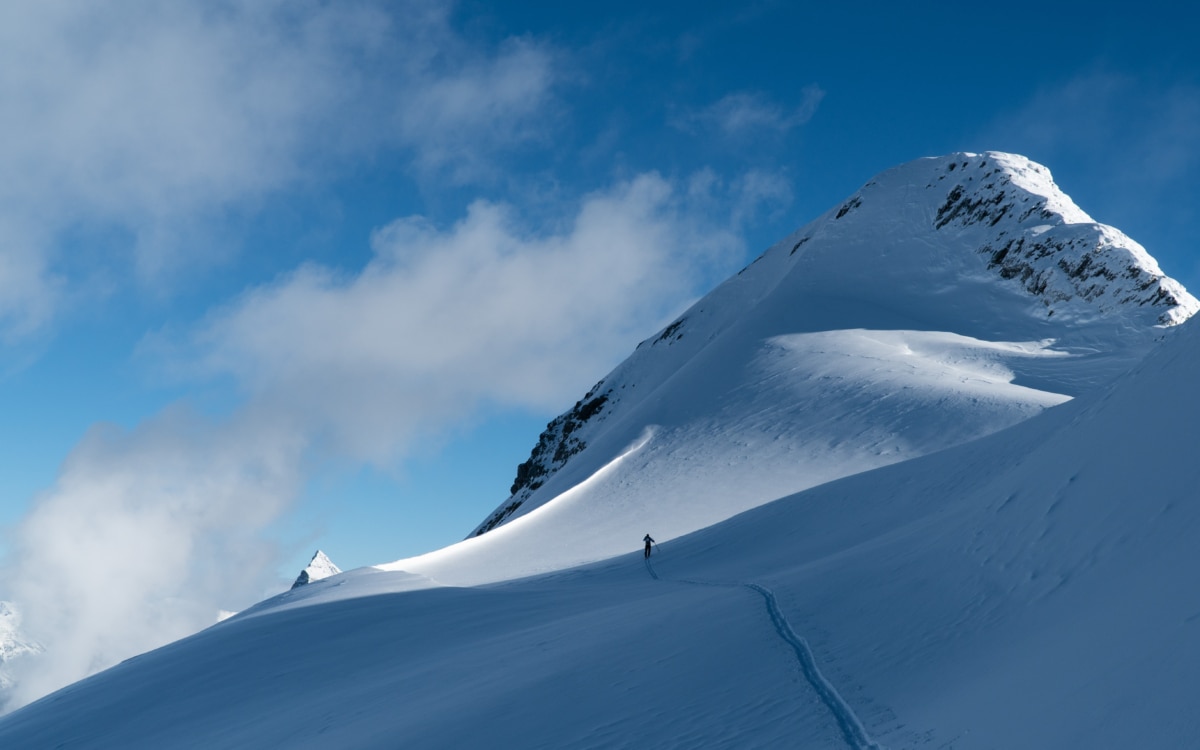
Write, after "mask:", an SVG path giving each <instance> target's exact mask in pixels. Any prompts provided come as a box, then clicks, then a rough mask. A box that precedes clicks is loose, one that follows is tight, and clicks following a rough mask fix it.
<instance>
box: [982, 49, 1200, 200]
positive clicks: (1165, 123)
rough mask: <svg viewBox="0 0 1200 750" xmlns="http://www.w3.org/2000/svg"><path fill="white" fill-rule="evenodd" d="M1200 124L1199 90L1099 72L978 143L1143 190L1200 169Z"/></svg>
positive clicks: (1055, 92)
mask: <svg viewBox="0 0 1200 750" xmlns="http://www.w3.org/2000/svg"><path fill="white" fill-rule="evenodd" d="M1198 121H1200V87H1196V86H1193V85H1188V84H1172V85H1164V84H1160V83H1156V82H1154V81H1146V80H1143V79H1141V78H1139V77H1136V76H1133V75H1129V74H1121V73H1109V72H1103V71H1100V72H1093V73H1089V74H1087V75H1082V76H1079V77H1077V78H1074V79H1072V80H1069V81H1067V82H1065V83H1063V84H1060V85H1058V86H1054V87H1048V88H1045V89H1043V90H1041V91H1039V92H1038V93H1037V94H1036V95H1034V96H1033V97H1032V98H1031V99H1030V100H1029V101H1028V102H1027V103H1026V104H1025V105H1024V106H1022V107H1020V108H1019V109H1018V110H1016V111H1015V112H1012V113H1011V114H1008V115H1006V116H1004V117H1001V118H999V119H997V121H996V122H994V123H992V125H991V126H990V127H989V128H988V129H987V130H986V131H985V132H984V133H983V134H982V135H981V138H980V140H986V141H989V142H991V143H993V144H994V146H995V147H998V148H1012V149H1013V150H1022V151H1023V152H1025V153H1028V154H1030V155H1031V156H1035V157H1037V158H1040V159H1043V160H1045V161H1047V162H1051V163H1053V162H1054V161H1055V160H1057V159H1062V160H1063V161H1068V160H1069V161H1071V162H1074V163H1080V164H1091V165H1094V167H1095V174H1094V175H1092V176H1093V177H1096V178H1100V177H1101V176H1103V175H1107V178H1105V179H1108V180H1119V181H1120V182H1122V183H1126V184H1128V183H1129V182H1130V181H1131V180H1132V181H1133V183H1134V184H1138V185H1140V186H1141V188H1142V189H1145V188H1154V187H1161V186H1164V185H1167V184H1169V183H1170V182H1172V181H1174V180H1176V179H1178V178H1180V177H1185V176H1189V175H1191V174H1193V173H1194V172H1195V170H1196V168H1197V166H1200V129H1198V128H1197V127H1196V123H1197V122H1198ZM1127 192H1128V191H1127ZM1126 197H1128V195H1127V196H1126Z"/></svg>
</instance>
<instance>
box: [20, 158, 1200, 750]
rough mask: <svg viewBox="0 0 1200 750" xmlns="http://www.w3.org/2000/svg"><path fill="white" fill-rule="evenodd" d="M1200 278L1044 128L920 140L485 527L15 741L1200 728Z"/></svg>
mask: <svg viewBox="0 0 1200 750" xmlns="http://www.w3.org/2000/svg"><path fill="white" fill-rule="evenodd" d="M951 165H953V166H951ZM968 178H970V179H968ZM998 195H999V196H1000V197H999V198H996V196H998ZM997 217H999V218H997ZM939 224H940V226H939ZM1081 237H1082V238H1085V239H1086V240H1087V243H1091V244H1087V243H1083V241H1082V240H1080V239H1079V238H1081ZM1021 239H1024V241H1025V242H1024V244H1018V242H1017V241H1018V240H1021ZM1010 241H1011V244H1010V245H1009V246H1008V247H1009V249H1008V251H1006V252H1005V253H1004V254H1003V255H1002V257H999V258H998V259H997V254H998V253H1000V250H1001V249H1002V248H1004V247H1005V245H1004V243H1005V242H1010ZM1072 243H1075V244H1072ZM1033 245H1038V246H1039V247H1041V248H1042V249H1041V250H1038V251H1036V252H1030V253H1027V252H1026V251H1028V250H1029V249H1030V247H1031V246H1033ZM984 248H986V250H984ZM1039 253H1044V254H1039ZM1142 256H1144V257H1142ZM1087 258H1091V260H1087V261H1086V262H1085V260H1084V259H1087ZM1025 268H1031V269H1032V270H1030V271H1029V274H1028V275H1026V274H1025V272H1024V270H1023V269H1025ZM1081 268H1082V271H1081V270H1080V269H1081ZM864 269H870V271H872V273H866V272H864ZM1013 269H1016V270H1013ZM1010 271H1011V273H1010ZM1156 274H1157V276H1156ZM1110 276H1111V277H1113V278H1110ZM1196 308H1197V303H1196V301H1195V299H1194V298H1192V297H1191V296H1190V295H1188V294H1187V293H1186V291H1183V290H1182V288H1179V287H1178V285H1177V284H1175V283H1174V282H1172V281H1171V280H1170V279H1166V278H1165V277H1162V276H1161V272H1160V271H1158V269H1157V266H1156V265H1154V263H1153V260H1152V259H1150V258H1149V256H1148V255H1146V254H1145V251H1144V250H1142V249H1141V248H1140V246H1137V245H1136V243H1133V242H1132V240H1128V238H1124V236H1123V235H1120V233H1119V232H1117V231H1116V230H1113V229H1111V228H1108V227H1103V226H1102V225H1098V224H1095V223H1094V222H1092V221H1091V219H1090V218H1088V217H1087V216H1086V214H1084V213H1083V212H1082V211H1081V210H1079V209H1078V208H1077V207H1075V206H1074V204H1073V203H1071V202H1070V199H1069V198H1067V197H1066V196H1065V195H1063V194H1061V193H1060V192H1059V191H1057V188H1054V187H1053V183H1052V181H1051V180H1050V178H1049V173H1048V172H1046V171H1045V169H1044V168H1042V167H1040V166H1038V165H1033V164H1031V163H1030V162H1028V161H1027V160H1024V159H1022V158H1021V157H1014V156H1010V155H1004V154H984V155H968V154H956V155H951V156H948V157H942V158H940V159H931V160H921V161H919V162H916V163H914V164H911V165H905V166H902V167H899V168H897V169H895V170H890V171H889V172H886V173H884V174H883V175H880V176H879V177H877V178H876V179H875V180H873V181H872V182H870V183H868V185H867V186H866V187H864V189H863V190H862V191H860V193H858V194H856V195H855V196H852V197H851V198H850V199H849V200H847V201H846V202H845V203H844V204H842V205H841V206H839V207H837V208H835V209H834V210H832V211H830V212H829V214H827V215H826V216H824V217H822V218H820V219H818V220H817V221H816V222H814V223H813V224H810V225H809V226H808V227H806V228H804V229H802V230H800V232H798V233H796V234H795V235H793V237H791V238H788V239H787V240H785V241H784V242H783V243H780V244H779V245H777V246H775V247H774V248H772V249H771V250H769V251H768V252H767V253H766V254H764V256H763V257H762V258H761V259H760V260H759V261H758V262H756V263H755V264H753V265H751V266H750V267H749V268H747V269H746V270H745V271H744V272H743V273H742V274H740V275H739V276H737V277H735V278H734V279H731V280H730V281H729V282H727V283H726V284H725V285H722V286H721V287H719V288H718V289H717V290H715V291H714V292H713V293H712V294H711V295H709V297H706V298H705V299H703V300H701V301H699V302H698V303H697V304H696V306H695V307H694V308H693V309H692V310H690V311H689V312H688V313H686V314H685V315H684V316H683V317H682V318H681V319H680V321H678V323H677V324H673V325H672V326H669V327H668V328H666V329H664V330H663V331H662V332H660V333H659V334H658V335H657V336H655V337H652V338H651V339H648V340H647V341H646V342H644V343H643V344H642V345H641V346H640V347H639V348H638V349H637V351H635V352H634V354H633V356H631V357H630V359H629V360H627V361H626V362H625V363H623V364H622V365H620V366H619V367H618V368H617V369H616V370H614V372H613V373H610V374H609V375H608V376H606V377H605V378H604V380H602V381H601V382H600V383H599V384H598V385H597V387H596V388H595V389H593V391H592V392H591V393H589V394H588V395H587V396H585V397H584V398H583V399H581V400H580V403H579V404H577V406H576V407H575V408H574V409H572V410H570V411H568V412H567V413H565V414H564V415H563V417H560V418H559V419H558V420H556V421H555V422H553V423H551V425H550V426H549V427H548V430H547V433H546V434H545V435H543V438H542V441H541V442H540V443H539V447H538V448H536V449H535V451H534V454H533V455H532V456H531V463H530V464H529V465H528V466H527V467H526V469H525V470H524V474H523V476H524V480H525V484H524V486H519V485H520V484H521V479H522V477H521V476H519V477H518V483H517V485H518V486H516V487H515V488H514V491H513V496H512V497H511V498H509V499H508V500H507V501H505V502H504V503H502V504H501V505H500V507H499V508H498V509H497V513H496V514H493V516H492V517H490V518H489V519H487V520H485V522H484V523H483V524H481V528H480V530H483V529H484V528H489V529H490V530H488V531H486V533H482V534H481V535H478V536H472V537H470V538H468V539H466V540H464V541H463V542H460V543H459V544H456V545H452V546H450V547H447V548H445V549H443V550H438V551H436V552H432V553H430V554H428V555H423V556H420V557H416V558H410V559H406V560H400V561H396V562H394V563H389V564H385V565H381V566H378V567H376V568H364V569H359V570H354V571H349V572H346V573H341V574H338V575H333V576H330V577H327V578H322V579H320V580H314V581H313V582H311V583H308V584H305V585H302V586H299V587H296V588H294V589H292V590H291V591H288V592H285V593H283V594H280V595H279V596H277V597H275V598H273V599H270V600H268V601H265V602H263V603H261V604H259V605H257V606H255V607H253V608H251V609H249V610H247V611H245V612H242V613H240V614H238V615H237V616H234V617H232V618H230V619H228V620H225V621H223V622H221V623H219V624H217V625H215V626H213V627H211V628H209V629H208V630H205V631H203V632H200V633H197V634H196V635H194V636H191V637H189V638H186V639H183V640H181V641H178V642H176V643H173V644H170V645H168V646H165V647H163V648H161V649H158V650H156V651H152V652H149V653H146V654H143V655H141V656H137V657H135V658H133V659H130V660H128V661H126V662H123V663H121V664H119V665H117V666H115V667H112V668H111V669H108V670H106V671H103V672H100V673H98V674H96V675H94V676H92V677H90V678H88V679H86V680H83V681H81V682H79V683H76V684H74V685H71V686H68V687H67V688H64V689H63V690H60V691H58V692H56V693H54V694H52V695H49V696H47V697H45V698H43V699H41V700H39V701H37V702H35V703H33V704H31V705H29V706H27V707H25V708H23V709H21V710H18V711H16V712H14V713H12V714H10V715H8V716H6V717H4V718H2V719H0V747H5V748H8V747H20V748H25V747H28V748H41V747H72V748H164V747H170V748H190V747H196V748H211V747H222V748H263V747H289V748H291V747H295V748H306V747H312V748H318V747H319V748H329V747H338V748H390V747H412V748H452V747H453V748H461V747H497V748H568V749H570V748H624V747H635V746H637V747H664V748H697V747H704V748H776V747H803V748H931V749H932V748H957V749H959V750H970V749H973V748H1075V747H1087V748H1130V747H1194V746H1200V715H1198V714H1197V713H1196V712H1195V711H1194V709H1193V706H1192V704H1193V703H1194V700H1193V698H1194V681H1195V680H1194V675H1195V674H1196V673H1197V672H1200V594H1198V593H1196V591H1195V589H1196V587H1195V585H1194V581H1193V578H1194V571H1196V570H1197V569H1200V551H1198V549H1200V548H1198V547H1197V545H1196V543H1195V540H1196V539H1197V538H1198V536H1200V500H1197V498H1196V487H1197V486H1200V482H1198V480H1200V476H1198V475H1200V462H1197V461H1195V459H1194V456H1193V454H1194V452H1195V446H1196V445H1197V444H1198V439H1200V401H1198V400H1197V399H1195V398H1194V396H1193V393H1194V388H1195V382H1196V379H1197V375H1198V374H1200V324H1197V323H1194V322H1184V323H1182V324H1181V325H1177V326H1176V327H1172V328H1165V327H1163V326H1164V325H1166V324H1168V323H1179V322H1180V321H1183V320H1186V319H1187V317H1188V316H1190V315H1191V314H1192V313H1193V312H1195V310H1196ZM1050 313H1053V314H1050ZM560 448H561V450H560ZM535 485H536V486H535ZM514 504H515V507H514ZM647 532H649V533H651V534H652V535H653V536H654V537H655V538H656V539H658V540H659V542H660V544H659V546H658V548H657V549H656V551H655V554H654V556H653V557H651V558H650V559H649V560H648V561H647V560H644V559H643V557H642V553H641V549H640V546H641V542H640V540H641V538H642V535H643V534H645V533H647Z"/></svg>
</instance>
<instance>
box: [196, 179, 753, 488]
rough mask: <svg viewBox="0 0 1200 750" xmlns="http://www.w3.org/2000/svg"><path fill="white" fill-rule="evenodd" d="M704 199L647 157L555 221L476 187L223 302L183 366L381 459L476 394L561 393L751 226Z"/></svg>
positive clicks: (684, 292)
mask: <svg viewBox="0 0 1200 750" xmlns="http://www.w3.org/2000/svg"><path fill="white" fill-rule="evenodd" d="M698 205H699V198H697V197H695V196H692V195H691V194H690V193H688V192H687V191H685V190H684V189H683V188H682V187H678V186H676V185H673V184H672V183H671V182H668V181H667V180H665V179H663V178H662V177H660V176H658V175H655V174H644V175H641V176H639V177H637V178H635V179H633V180H631V181H629V182H625V183H621V184H619V185H617V186H615V187H613V188H611V189H609V190H606V191H603V192H599V193H595V194H592V195H590V196H588V197H587V198H585V199H584V200H583V201H582V202H581V203H580V204H579V205H578V207H577V210H576V211H575V212H574V213H573V214H572V215H571V216H570V217H569V218H567V219H566V220H564V221H563V222H562V225H563V227H564V228H563V230H562V231H561V232H557V233H550V234H547V233H544V232H537V231H532V230H530V229H529V228H527V227H523V226H522V225H521V221H520V218H519V216H518V214H517V213H516V212H515V211H514V209H513V208H512V207H509V206H505V205H499V204H495V203H488V202H482V201H480V202H476V203H474V204H473V205H472V206H471V207H470V209H469V210H468V211H467V214H466V216H465V217H463V218H462V219H461V220H460V221H458V222H457V223H456V224H454V225H453V226H451V227H446V228H439V227H436V226H433V225H431V224H430V223H429V222H428V221H426V220H425V219H423V218H422V217H409V218H404V219H400V220H397V221H395V222H393V223H392V224H390V225H389V226H387V227H384V228H382V229H380V230H379V231H378V232H377V233H376V234H375V236H374V238H373V247H374V250H375V257H374V260H373V261H372V262H371V263H370V264H369V265H368V266H367V267H366V268H364V269H363V271H362V272H361V273H358V274H354V275H351V276H346V275H344V274H339V273H337V272H335V271H333V270H331V269H328V268H323V267H319V266H312V265H309V266H305V267H303V268H301V269H299V270H297V271H296V272H295V273H293V274H290V275H288V276H286V277H285V278H283V279H281V280H280V281H279V282H277V283H275V284H273V285H271V286H268V287H265V288H262V289H257V290H254V291H252V292H250V293H249V294H247V295H246V296H244V297H243V298H242V299H241V300H239V301H238V302H237V303H236V304H234V305H232V306H230V307H228V308H226V309H224V310H222V311H220V312H218V313H216V314H214V315H213V316H212V317H211V318H210V319H209V320H208V321H207V322H206V323H205V324H204V325H203V326H202V328H201V329H200V330H199V331H198V332H197V333H196V334H195V336H194V338H193V339H192V342H191V346H190V348H192V349H193V350H194V351H198V352H200V356H199V360H198V361H197V362H194V363H188V364H186V365H185V366H186V368H187V369H188V370H190V371H193V372H195V371H201V372H204V373H207V374H208V375H210V376H217V375H232V376H233V377H234V378H235V379H236V380H237V382H239V383H241V384H242V385H243V386H244V388H245V389H246V391H247V392H248V394H249V395H250V397H251V398H252V399H253V401H254V402H255V403H256V404H257V405H258V406H259V407H260V408H269V409H276V410H279V411H280V412H281V413H282V412H291V411H293V410H294V409H296V408H297V406H298V405H303V412H304V414H305V415H306V419H308V420H310V425H309V427H310V429H311V430H312V431H314V432H315V433H317V434H320V435H322V436H323V437H324V438H325V439H328V440H331V441H332V445H333V446H335V447H336V449H337V451H338V452H341V453H345V454H347V455H349V456H351V457H354V458H357V459H365V460H370V461H374V462H377V463H384V464H386V463H387V462H390V461H392V460H394V458H395V456H396V454H397V452H403V450H404V449H405V447H406V446H407V444H408V442H409V441H410V440H411V439H412V437H413V436H414V435H417V434H420V433H422V432H423V431H427V430H430V429H439V428H441V427H443V426H444V425H445V424H447V422H448V421H451V420H454V419H456V418H459V417H461V416H462V415H464V414H467V413H469V412H471V411H472V410H473V409H475V408H476V407H477V406H479V405H480V404H482V403H491V404H500V405H504V406H519V407H534V408H554V407H556V406H559V405H561V404H562V403H563V402H564V401H565V400H567V399H569V398H571V397H572V396H573V394H574V392H575V391H576V390H579V389H580V387H586V386H587V385H590V380H591V379H594V378H595V377H596V374H597V373H599V372H603V371H604V370H605V369H607V367H610V366H611V365H612V363H613V362H614V361H615V359H617V358H618V357H619V355H620V354H621V353H623V352H625V351H627V350H628V349H629V347H630V346H631V342H633V341H636V340H637V338H638V337H639V336H641V335H644V334H645V333H646V330H645V325H646V323H645V321H647V320H657V319H661V318H664V317H666V316H668V315H670V314H671V313H673V312H675V311H676V308H677V307H678V305H680V304H681V303H682V301H684V300H686V299H688V298H689V297H690V296H691V295H692V294H693V293H694V290H695V289H696V287H697V286H698V284H699V282H701V281H702V280H704V279H705V277H706V275H708V274H712V273H713V272H714V269H721V270H722V271H728V270H729V269H730V268H731V267H732V264H735V263H736V262H737V260H738V259H739V258H740V255H741V253H742V251H743V248H742V245H741V242H740V240H739V239H738V237H737V235H735V234H733V233H732V232H730V231H729V230H727V229H724V228H723V227H722V220H720V219H718V218H717V217H715V216H712V217H709V216H708V215H706V213H702V212H700V211H698V210H697V206H698Z"/></svg>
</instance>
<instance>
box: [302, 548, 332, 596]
mask: <svg viewBox="0 0 1200 750" xmlns="http://www.w3.org/2000/svg"><path fill="white" fill-rule="evenodd" d="M341 572H342V571H341V568H339V567H338V566H336V565H334V564H333V560H330V559H329V557H328V556H327V555H326V554H325V553H324V552H322V551H321V550H317V552H316V554H315V555H313V557H312V561H311V562H309V563H308V567H306V568H305V569H304V570H302V571H300V575H298V576H297V577H296V582H295V583H293V584H292V588H296V587H297V586H303V585H305V584H307V583H312V582H313V581H319V580H321V579H322V578H328V577H330V576H335V575H337V574H338V573H341Z"/></svg>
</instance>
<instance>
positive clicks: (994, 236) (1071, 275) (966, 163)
mask: <svg viewBox="0 0 1200 750" xmlns="http://www.w3.org/2000/svg"><path fill="white" fill-rule="evenodd" d="M883 227H886V228H889V229H890V230H891V231H893V232H903V233H905V234H907V235H908V236H909V237H911V238H922V237H923V238H925V239H926V240H927V242H926V243H925V246H924V247H921V246H915V249H916V250H917V251H918V253H919V254H917V255H915V256H914V257H911V258H909V259H908V260H910V261H911V262H912V263H915V264H922V263H927V262H930V261H932V263H933V266H934V267H935V268H936V267H937V266H939V265H943V264H946V263H947V262H948V261H950V260H951V259H950V258H947V257H946V255H945V253H944V252H938V251H935V252H932V253H930V257H928V258H922V257H921V255H924V254H926V253H927V252H928V251H929V250H931V249H933V248H934V246H937V245H942V246H945V245H947V244H948V243H947V240H952V242H950V243H949V244H952V245H954V244H957V245H965V246H966V248H967V249H969V250H970V251H973V252H972V253H970V254H973V255H974V256H975V257H965V256H964V257H960V258H957V259H953V260H957V261H958V262H957V263H952V265H954V266H957V268H956V269H955V270H956V271H957V273H958V276H959V278H960V279H962V280H965V279H968V278H970V277H972V276H974V275H976V274H979V275H982V276H985V277H986V276H991V277H993V278H998V279H1000V280H1003V281H1004V282H1007V283H1008V284H1011V285H1017V286H1019V287H1020V288H1021V289H1022V290H1023V291H1024V292H1025V293H1026V294H1028V295H1029V296H1030V297H1031V298H1033V299H1036V300H1037V301H1039V302H1040V303H1041V306H1042V307H1043V308H1044V310H1043V312H1042V313H1041V314H1043V315H1045V316H1046V317H1050V316H1053V315H1055V314H1056V313H1057V314H1065V315H1069V316H1072V317H1076V318H1084V319H1093V318H1096V317H1111V316H1118V317H1122V318H1126V319H1136V322H1137V323H1138V324H1145V323H1146V322H1150V323H1151V324H1154V325H1176V324H1178V323H1181V322H1183V321H1184V320H1187V319H1188V318H1189V317H1191V316H1192V315H1193V314H1195V312H1196V311H1197V310H1198V309H1200V302H1198V301H1197V300H1196V299H1195V298H1194V297H1193V296H1192V295H1190V294H1189V293H1188V292H1187V291H1186V290H1185V289H1184V288H1183V286H1182V285H1181V284H1179V283H1178V282H1177V281H1175V280H1174V279H1171V278H1169V277H1167V276H1165V275H1164V274H1163V272H1162V270H1161V269H1160V268H1159V267H1158V264H1157V263H1156V262H1155V260H1154V258H1153V257H1151V256H1150V254H1149V253H1148V252H1146V250H1145V248H1143V247H1142V246H1141V245H1140V244H1138V243H1137V242H1135V241H1134V240H1132V239H1130V238H1129V237H1128V236H1127V235H1125V234H1124V233H1123V232H1121V231H1120V230H1118V229H1115V228H1113V227H1111V226H1107V225H1105V224H1100V223H1098V222H1096V221H1095V220H1093V219H1092V218H1091V217H1090V216H1089V215H1088V214H1087V213H1085V212H1084V211H1083V210H1082V209H1080V208H1079V206H1077V205H1076V204H1075V202H1074V201H1073V200H1071V198H1070V197H1069V196H1068V195H1067V194H1066V193H1064V192H1063V191H1062V190H1060V189H1059V187H1058V186H1057V185H1056V184H1055V182H1054V179H1053V177H1052V176H1051V174H1050V170H1049V169H1047V168H1046V167H1044V166H1042V165H1040V164H1037V163H1035V162H1032V161H1030V160H1029V159H1027V158H1025V157H1023V156H1019V155H1015V154H1006V153H1000V152H996V151H989V152H986V153H983V154H972V153H957V154H951V155H949V156H943V157H935V158H926V159H918V160H916V161H914V162H909V163H908V164H904V165H901V166H899V167H896V168H894V169H892V170H888V171H887V172H884V173H882V174H880V175H878V176H877V177H875V178H874V179H873V180H871V181H870V182H868V183H867V184H866V185H865V186H864V187H863V188H862V189H861V190H859V191H858V192H857V193H855V194H854V195H853V196H851V197H850V198H849V199H847V200H846V201H845V202H844V203H842V204H841V205H840V206H838V208H837V209H835V210H833V211H831V212H830V213H829V214H826V216H825V217H822V219H820V220H818V221H817V222H814V224H812V225H810V226H809V227H807V228H806V231H802V232H801V233H799V234H800V237H798V243H797V244H799V245H803V244H805V243H808V242H809V241H811V240H814V239H817V238H820V237H824V238H826V239H842V238H845V237H846V236H847V235H848V234H850V235H852V234H854V233H863V234H865V235H867V236H878V232H877V230H878V229H879V228H883ZM953 241H958V242H953ZM797 244H793V246H792V248H791V249H792V250H793V251H794V250H795V249H796V248H797ZM957 249H958V248H955V250H957ZM875 250H876V251H881V250H882V252H877V259H879V258H882V259H886V257H887V256H888V253H887V251H886V249H884V248H875ZM864 260H865V259H864ZM869 267H871V268H874V267H875V266H874V265H872V266H869ZM880 270H884V269H880ZM889 275H890V274H889Z"/></svg>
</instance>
